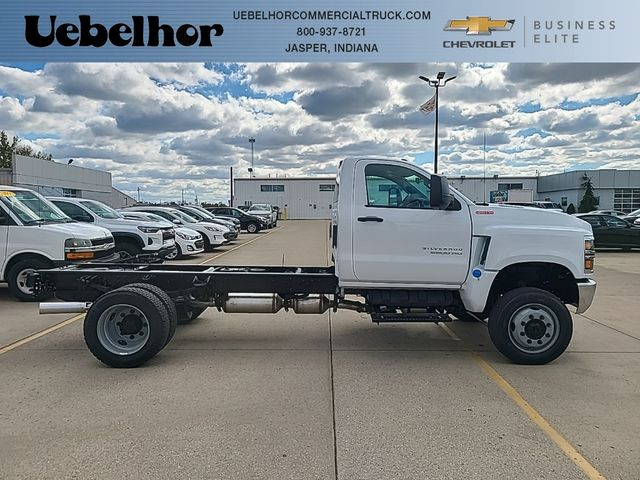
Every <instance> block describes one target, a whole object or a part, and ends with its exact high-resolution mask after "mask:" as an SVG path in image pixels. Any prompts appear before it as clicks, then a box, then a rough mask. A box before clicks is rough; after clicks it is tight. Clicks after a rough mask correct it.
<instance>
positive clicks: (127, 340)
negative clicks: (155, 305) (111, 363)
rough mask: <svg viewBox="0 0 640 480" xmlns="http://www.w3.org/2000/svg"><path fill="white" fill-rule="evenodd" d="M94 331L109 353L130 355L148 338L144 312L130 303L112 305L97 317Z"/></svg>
mask: <svg viewBox="0 0 640 480" xmlns="http://www.w3.org/2000/svg"><path fill="white" fill-rule="evenodd" d="M96 333H97V336H98V340H99V341H100V343H101V344H102V346H103V347H104V348H105V349H106V350H107V351H109V352H110V353H113V354H115V355H132V354H134V353H136V352H138V351H140V349H142V347H144V346H145V344H146V343H147V341H148V340H149V322H148V320H147V317H146V316H145V314H144V313H142V311H141V310H139V309H138V308H136V307H134V306H132V305H124V304H120V305H113V306H111V307H109V308H107V309H106V310H105V311H104V312H102V314H101V315H100V317H99V318H98V322H97V332H96Z"/></svg>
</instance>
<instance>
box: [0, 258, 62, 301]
mask: <svg viewBox="0 0 640 480" xmlns="http://www.w3.org/2000/svg"><path fill="white" fill-rule="evenodd" d="M46 268H51V264H50V263H49V262H47V261H46V260H44V259H41V258H36V257H32V258H25V259H24V260H19V261H18V262H17V263H16V264H15V265H14V266H13V267H11V268H10V269H9V272H8V273H7V283H8V284H9V291H10V292H11V295H13V296H14V297H15V298H16V299H18V300H20V301H21V302H36V301H40V300H45V299H47V298H50V297H51V296H52V293H51V292H50V291H46V292H42V293H40V294H39V295H34V294H33V289H31V288H29V287H27V285H26V283H25V281H26V278H25V276H24V275H25V274H27V273H29V272H31V271H36V270H43V269H46Z"/></svg>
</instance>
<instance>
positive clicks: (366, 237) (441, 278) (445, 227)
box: [352, 160, 471, 285]
mask: <svg viewBox="0 0 640 480" xmlns="http://www.w3.org/2000/svg"><path fill="white" fill-rule="evenodd" d="M353 189H354V197H353V200H354V203H353V220H352V221H353V242H352V259H353V260H352V261H353V267H354V268H353V269H354V274H355V276H356V278H358V280H360V281H363V282H379V283H398V284H446V285H459V284H461V283H463V282H464V281H465V278H466V276H467V272H468V270H469V256H470V247H471V218H470V213H469V209H468V208H467V206H466V205H465V204H463V205H461V204H460V202H458V201H456V208H457V209H455V210H436V209H432V208H431V207H430V204H429V198H430V179H429V176H428V175H427V174H426V173H424V172H422V171H421V170H419V169H418V168H415V167H413V166H412V165H410V164H407V163H400V162H397V163H390V162H388V161H387V162H382V161H375V160H360V161H358V162H357V163H356V165H355V175H354V185H353Z"/></svg>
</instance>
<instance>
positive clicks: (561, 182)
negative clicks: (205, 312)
mask: <svg viewBox="0 0 640 480" xmlns="http://www.w3.org/2000/svg"><path fill="white" fill-rule="evenodd" d="M585 175H586V176H587V177H589V178H590V179H591V183H592V185H593V189H594V194H595V196H596V198H597V199H598V201H599V208H600V209H607V210H609V209H615V210H620V211H623V212H627V213H628V212H631V211H633V210H636V209H639V208H640V170H575V171H571V172H565V173H558V174H554V175H545V176H522V177H518V176H500V175H491V176H488V177H486V178H483V177H467V176H464V175H462V176H457V177H449V183H450V184H451V185H452V186H453V187H455V188H456V189H457V190H459V191H460V192H462V193H463V194H464V195H466V196H467V197H468V198H470V199H471V200H473V201H474V202H478V203H482V202H488V201H496V200H501V199H502V200H504V199H507V200H508V196H509V195H511V196H512V197H513V198H516V194H520V195H517V198H518V200H520V199H521V198H525V197H529V198H530V199H532V200H547V201H552V202H555V203H558V204H560V205H561V206H562V208H563V209H565V210H566V209H567V207H568V206H569V205H571V204H573V206H574V207H575V208H576V210H577V208H578V205H579V203H580V200H581V199H582V196H583V195H584V187H583V186H582V183H583V182H584V176H585ZM335 188H336V179H335V177H269V178H259V177H257V178H236V179H235V180H234V196H233V204H234V206H239V205H244V206H249V205H251V204H254V203H270V204H272V205H274V206H277V207H279V208H280V210H281V211H282V217H283V218H289V219H314V218H325V219H328V218H331V203H332V202H333V197H334V191H335Z"/></svg>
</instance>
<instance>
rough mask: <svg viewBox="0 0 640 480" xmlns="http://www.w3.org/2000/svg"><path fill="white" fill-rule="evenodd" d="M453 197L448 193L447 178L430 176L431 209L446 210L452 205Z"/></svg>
mask: <svg viewBox="0 0 640 480" xmlns="http://www.w3.org/2000/svg"><path fill="white" fill-rule="evenodd" d="M453 201H454V197H453V195H451V194H450V193H449V182H448V181H447V177H441V176H440V175H431V198H430V200H429V202H430V204H431V208H435V209H438V210H446V209H447V208H449V206H450V205H451V204H452V203H453Z"/></svg>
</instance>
